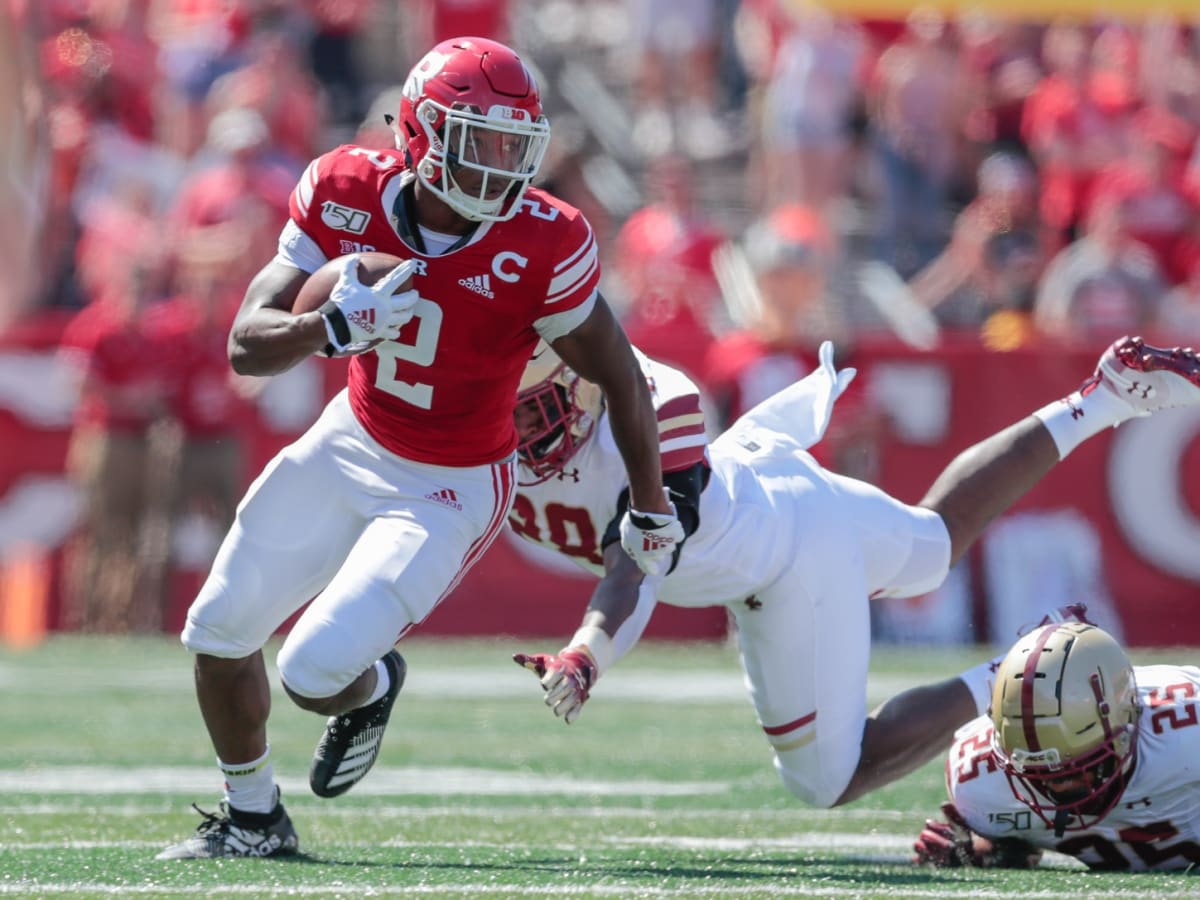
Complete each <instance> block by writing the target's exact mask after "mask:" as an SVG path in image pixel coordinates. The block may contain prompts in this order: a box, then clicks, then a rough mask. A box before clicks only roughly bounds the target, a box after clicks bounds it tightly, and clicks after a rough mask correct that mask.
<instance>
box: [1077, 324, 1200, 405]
mask: <svg viewBox="0 0 1200 900" xmlns="http://www.w3.org/2000/svg"><path fill="white" fill-rule="evenodd" d="M1099 385H1103V386H1104V387H1106V388H1108V389H1109V390H1110V391H1112V392H1113V393H1114V394H1116V395H1117V396H1118V397H1120V398H1121V399H1122V400H1124V401H1125V402H1126V403H1127V404H1129V406H1130V408H1131V409H1132V410H1133V414H1134V415H1136V416H1148V415H1150V414H1151V413H1152V412H1156V411H1157V410H1160V409H1169V408H1171V407H1176V406H1191V405H1193V404H1196V403H1200V355H1197V353H1196V351H1195V350H1193V349H1192V348H1191V347H1174V348H1172V349H1170V350H1165V349H1162V348H1161V347H1152V346H1150V345H1149V344H1147V343H1146V342H1145V341H1143V340H1142V339H1141V338H1140V337H1125V338H1121V339H1120V340H1119V341H1117V342H1116V343H1115V344H1113V345H1112V346H1111V347H1109V348H1108V349H1107V350H1105V351H1104V355H1103V356H1101V357H1100V364H1099V365H1098V366H1097V367H1096V374H1095V375H1093V376H1092V377H1091V378H1089V379H1088V380H1087V382H1086V383H1085V385H1084V388H1083V392H1084V393H1085V394H1086V393H1088V392H1089V391H1092V390H1095V389H1096V387H1097V386H1099Z"/></svg>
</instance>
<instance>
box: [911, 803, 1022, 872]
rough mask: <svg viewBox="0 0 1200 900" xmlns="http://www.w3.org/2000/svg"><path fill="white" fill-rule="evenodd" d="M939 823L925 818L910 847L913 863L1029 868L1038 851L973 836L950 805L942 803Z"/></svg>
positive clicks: (1017, 841)
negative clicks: (912, 853) (911, 847)
mask: <svg viewBox="0 0 1200 900" xmlns="http://www.w3.org/2000/svg"><path fill="white" fill-rule="evenodd" d="M942 815H943V816H945V819H943V820H937V819H926V820H925V827H924V828H923V829H922V830H921V833H920V835H918V837H917V840H916V842H915V843H914V844H913V850H914V851H916V855H915V856H914V857H913V862H914V863H918V864H920V865H929V866H934V867H937V868H945V869H953V868H958V867H959V866H976V867H979V868H983V869H1032V868H1033V867H1034V866H1036V865H1037V864H1038V863H1039V862H1041V859H1042V851H1041V850H1039V849H1038V848H1037V847H1035V846H1033V844H1030V843H1029V842H1027V841H1022V840H1020V839H1018V838H999V839H995V840H993V839H991V838H987V837H984V836H983V835H981V834H976V833H975V832H974V831H972V830H971V826H969V825H968V824H967V821H966V819H964V818H963V817H962V814H961V813H959V811H958V808H957V807H956V806H955V805H954V803H952V802H950V801H947V802H945V803H943V804H942Z"/></svg>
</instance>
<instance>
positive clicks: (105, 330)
mask: <svg viewBox="0 0 1200 900" xmlns="http://www.w3.org/2000/svg"><path fill="white" fill-rule="evenodd" d="M133 315H134V314H131V313H127V312H125V311H124V310H121V309H115V308H114V304H113V303H110V302H109V301H107V300H103V299H101V300H94V301H92V302H91V303H89V304H88V305H87V306H85V307H84V308H83V309H81V310H80V311H79V312H78V313H76V315H75V316H74V317H73V318H72V319H71V321H70V322H69V323H68V324H67V327H66V329H65V330H64V332H63V338H62V346H63V348H64V350H66V351H67V352H68V353H70V354H71V355H72V356H73V357H74V359H75V360H76V364H77V365H78V367H79V373H80V376H81V379H82V385H81V394H80V398H79V406H78V407H77V408H76V411H75V419H76V422H78V423H80V424H88V425H97V426H101V427H104V428H108V429H111V430H113V431H124V432H141V431H144V430H145V429H146V428H147V427H148V426H149V425H150V423H151V422H153V421H154V420H155V418H157V416H158V414H159V410H160V403H161V399H162V393H163V391H162V387H161V384H160V381H159V367H158V361H157V358H156V355H155V354H156V348H155V346H154V344H153V343H151V342H150V341H148V340H147V338H146V335H145V332H144V329H143V322H142V321H141V319H140V317H139V318H133V317H132V316H133Z"/></svg>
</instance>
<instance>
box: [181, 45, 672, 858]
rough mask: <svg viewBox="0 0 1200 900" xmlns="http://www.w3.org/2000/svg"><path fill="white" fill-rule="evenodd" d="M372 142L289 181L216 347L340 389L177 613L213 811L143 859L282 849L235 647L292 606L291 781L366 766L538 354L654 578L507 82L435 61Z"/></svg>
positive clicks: (574, 287) (636, 404)
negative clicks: (220, 781)
mask: <svg viewBox="0 0 1200 900" xmlns="http://www.w3.org/2000/svg"><path fill="white" fill-rule="evenodd" d="M393 124H394V127H395V132H396V148H397V149H396V151H395V152H381V151H378V150H367V149H364V148H360V147H355V146H341V147H338V148H337V149H335V150H332V151H331V152H329V153H326V154H325V155H324V156H321V157H319V158H318V159H316V160H315V161H314V162H313V163H312V164H311V165H309V167H308V169H307V170H306V171H305V172H304V174H303V176H302V177H301V179H300V182H299V184H298V185H297V186H296V188H295V190H294V191H293V192H292V196H291V201H290V212H291V217H290V221H289V222H288V223H287V225H286V226H285V227H284V230H283V233H282V234H281V235H280V239H279V245H278V252H277V255H276V256H275V258H274V259H273V260H271V261H270V262H269V263H268V264H267V265H266V266H265V267H264V268H263V269H262V270H261V271H260V272H259V273H258V275H257V276H255V278H254V280H253V281H252V282H251V284H250V286H249V288H248V289H247V291H246V296H245V299H244V301H243V304H242V307H241V310H240V312H239V313H238V316H237V318H236V321H235V322H234V325H233V329H232V332H231V334H230V338H229V355H230V359H231V361H232V363H233V367H234V369H235V370H237V371H238V372H240V373H242V374H249V375H270V374H273V373H276V372H281V371H283V370H285V369H287V368H288V367H290V366H293V365H295V364H296V363H298V362H299V361H300V360H302V359H305V358H306V357H309V356H311V355H313V354H314V353H321V352H324V353H326V354H327V355H332V354H334V353H339V354H347V353H348V354H353V359H352V360H351V363H350V371H349V384H348V386H347V388H346V390H344V391H343V392H341V393H340V394H339V395H338V396H337V397H335V398H334V399H333V400H332V401H331V402H330V403H329V405H328V406H327V407H326V409H325V411H324V413H323V414H322V415H321V417H320V419H319V420H318V421H317V423H316V424H315V425H313V427H312V428H311V429H310V430H309V431H308V432H307V433H306V434H305V435H304V436H302V437H301V438H300V439H299V440H298V441H297V442H296V443H295V444H293V445H292V446H290V447H288V448H285V449H284V450H283V451H282V452H281V453H280V454H279V455H278V456H277V457H276V458H275V459H274V460H273V461H272V462H271V463H270V464H269V465H268V466H267V468H266V469H265V470H264V472H263V473H262V474H261V475H260V476H259V478H258V479H257V480H256V481H255V482H254V484H253V485H252V486H251V488H250V490H249V493H248V494H247V495H246V497H245V498H244V499H243V501H242V503H241V505H240V506H239V509H238V516H237V521H236V522H235V523H234V525H233V527H232V529H231V530H230V532H229V534H228V535H227V537H226V539H225V541H224V543H223V545H222V547H221V549H220V552H219V553H218V556H217V559H216V561H215V563H214V565H213V568H212V571H211V573H210V575H209V577H208V579H207V581H206V582H205V584H204V586H203V587H202V588H201V590H200V593H199V595H198V597H197V598H196V600H195V602H194V603H193V604H192V606H191V608H190V610H189V611H188V617H187V623H186V625H185V626H184V629H183V635H182V639H183V643H184V645H185V646H186V647H187V648H188V649H189V650H190V651H191V652H192V653H193V654H195V670H196V690H197V695H198V699H199V703H200V710H201V713H202V715H203V718H204V722H205V725H206V726H207V728H208V732H209V736H210V737H211V739H212V742H213V746H214V748H215V749H216V752H217V758H218V762H219V765H220V768H221V771H222V772H223V774H224V776H225V798H224V800H223V801H222V809H221V811H220V812H218V813H215V814H205V820H204V821H203V822H202V823H201V824H200V827H199V830H198V832H197V833H196V834H195V835H194V836H192V837H190V838H189V839H187V840H185V841H183V842H182V843H180V844H177V845H175V846H172V847H170V848H168V849H167V850H165V851H163V853H162V854H160V857H161V858H166V859H185V858H196V857H220V856H273V855H279V854H288V853H295V852H296V850H297V847H298V841H297V837H296V832H295V829H294V828H293V826H292V824H291V821H290V819H289V818H288V816H287V814H286V812H285V811H284V808H283V806H282V804H281V803H280V800H279V791H278V788H277V787H276V784H275V779H274V775H273V773H272V768H271V761H270V751H269V748H268V745H267V733H266V722H267V715H268V711H269V707H270V690H269V685H268V680H267V675H266V670H265V666H264V662H263V655H262V651H261V648H262V646H263V644H264V643H266V641H267V639H268V638H269V637H270V636H271V635H272V634H274V633H275V631H276V630H277V629H278V628H279V627H280V626H281V625H282V624H283V623H284V621H285V620H287V619H288V618H289V617H290V616H292V615H293V614H294V613H296V612H297V611H299V610H300V609H301V608H302V607H303V606H304V605H305V604H306V603H307V602H308V601H309V599H310V598H312V597H314V596H315V597H316V599H315V600H313V602H312V604H311V605H310V606H309V607H308V608H307V609H306V610H305V611H304V613H303V614H302V615H301V616H300V617H299V619H298V620H297V622H296V624H295V626H294V627H293V628H292V629H291V631H290V633H289V635H288V637H287V639H286V640H285V641H284V644H283V647H282V649H281V650H280V652H279V656H278V665H279V672H280V676H281V678H282V681H283V684H284V687H285V689H286V691H287V693H288V695H289V697H291V698H292V699H293V700H294V701H295V702H296V703H297V704H298V705H299V706H300V707H302V708H304V709H307V710H310V711H312V712H316V713H319V714H321V715H324V716H328V717H329V718H328V721H327V724H326V729H325V733H324V735H323V736H322V738H321V740H320V741H319V743H318V745H317V749H316V753H315V755H314V758H313V763H312V767H311V770H310V773H309V782H310V785H311V787H312V789H313V791H314V792H315V793H316V794H318V795H319V796H323V797H333V796H337V795H339V794H341V793H343V792H344V791H346V790H348V789H349V788H350V787H352V786H353V785H354V784H356V783H357V782H358V781H359V780H360V779H361V778H362V777H363V776H364V775H365V774H366V772H367V770H368V769H369V768H370V767H371V766H372V764H373V763H374V761H375V759H376V758H377V756H378V753H379V746H380V742H381V740H382V736H383V731H384V726H385V725H386V723H387V719H388V716H389V714H390V712H391V708H392V704H393V702H394V700H395V698H396V694H397V693H398V692H399V690H400V687H401V685H402V683H403V679H404V673H405V666H404V660H403V659H402V658H401V657H400V655H399V654H398V653H397V652H396V651H395V649H394V645H395V644H396V642H397V641H398V640H399V638H400V637H402V636H403V635H404V634H405V632H407V631H408V630H409V629H410V628H411V627H412V626H413V625H414V624H416V623H419V622H421V621H422V620H423V619H425V617H426V616H428V615H429V613H430V612H431V611H432V610H433V608H434V607H435V606H436V605H437V603H438V602H439V601H440V600H441V598H442V597H444V596H445V595H446V594H447V593H449V592H450V590H452V589H453V588H454V586H455V585H457V584H458V582H459V580H460V579H461V578H462V576H463V574H464V573H465V572H466V570H467V569H468V568H469V567H470V566H471V565H472V564H473V563H474V562H475V561H476V560H478V559H479V558H480V557H481V556H482V555H483V553H484V551H485V550H486V549H487V547H488V546H489V545H490V544H491V542H492V540H493V539H494V538H495V537H496V535H497V533H498V532H499V530H500V529H501V528H502V527H503V525H504V520H505V518H506V517H507V514H508V509H509V506H510V504H511V503H512V499H513V490H514V486H515V484H514V474H515V455H514V451H515V449H516V446H517V437H516V431H515V429H514V426H513V419H512V409H513V405H514V403H515V399H516V395H517V386H518V383H519V382H520V379H521V375H522V373H523V372H524V369H525V364H526V362H527V361H528V359H529V357H530V354H531V352H532V351H533V349H534V346H535V345H536V344H537V342H538V340H539V339H542V340H545V341H547V342H548V343H550V344H551V345H552V346H553V347H554V349H555V351H556V352H557V353H558V354H559V356H561V357H562V358H563V359H564V360H566V361H567V362H568V363H569V364H570V365H571V366H572V368H573V369H575V370H576V371H578V372H580V373H581V374H583V375H585V376H586V377H587V378H588V379H589V380H590V381H592V382H594V383H596V384H598V385H599V386H600V387H601V389H602V390H603V392H604V394H605V397H606V400H607V403H608V407H609V414H610V417H611V419H612V423H613V433H614V436H615V438H616V441H617V444H618V446H619V447H620V448H621V455H622V458H623V460H624V463H625V465H626V467H627V469H628V477H629V482H630V486H631V491H630V504H629V510H628V513H627V514H626V515H625V517H624V520H623V523H622V544H623V546H625V547H626V550H627V552H628V553H630V555H631V556H632V557H633V558H634V559H635V561H636V562H637V564H638V566H639V568H641V569H642V570H644V571H647V572H651V571H656V570H657V569H658V568H660V567H662V566H664V565H665V564H666V563H667V562H668V561H669V556H670V553H671V550H672V545H673V543H674V542H675V541H676V540H678V539H680V538H681V537H682V533H683V532H682V528H681V527H680V524H679V521H678V519H677V517H676V516H675V514H674V509H673V507H672V505H671V503H670V501H669V500H668V498H667V496H666V494H665V492H664V489H663V482H662V471H661V463H660V459H659V451H658V431H657V422H656V419H655V412H654V407H653V405H652V403H651V398H650V394H649V391H648V390H647V387H646V384H645V381H644V380H643V378H642V377H641V371H640V369H639V367H638V363H637V360H636V358H635V357H634V354H633V351H632V349H631V347H630V346H629V343H628V341H627V339H626V337H625V334H624V332H623V331H622V330H621V328H620V326H619V325H618V324H617V322H616V320H615V318H614V316H613V314H612V312H611V310H610V309H609V307H608V306H607V304H606V303H605V302H604V299H603V298H602V297H601V296H600V295H599V294H598V292H597V283H598V279H599V267H598V262H597V249H596V240H595V237H594V235H593V234H592V229H591V227H590V226H589V225H588V223H587V221H586V220H585V219H584V217H583V216H582V215H581V214H580V213H579V211H578V210H576V209H574V208H573V207H571V206H569V205H568V204H566V203H564V202H563V201H561V200H559V199H558V198H556V197H554V196H551V195H550V194H547V193H545V192H544V191H541V190H538V189H537V188H534V187H531V186H530V181H531V179H532V178H533V177H534V175H535V174H536V173H537V170H538V166H539V165H540V163H541V161H542V157H543V155H544V153H545V151H546V145H547V142H548V141H549V139H550V126H549V124H548V123H547V121H546V119H545V117H544V116H543V115H542V109H541V103H540V101H539V97H538V90H537V86H536V84H535V82H534V79H533V76H532V74H531V73H530V71H529V69H528V68H527V67H526V66H525V64H524V63H523V62H522V61H521V59H520V57H519V56H518V55H517V54H516V53H514V52H513V51H512V50H511V49H509V48H508V47H505V46H504V45H502V44H498V43H496V42H494V41H490V40H485V39H482V38H461V39H455V40H450V41H445V42H443V43H441V44H438V45H437V46H436V47H435V48H433V49H432V50H431V51H430V52H429V53H427V54H426V55H425V57H424V58H423V59H421V61H420V62H418V63H417V65H416V66H415V67H414V68H413V69H412V71H411V73H410V74H409V76H408V79H407V81H406V82H405V84H404V88H403V91H402V98H401V102H400V109H399V111H398V116H397V117H396V118H395V119H394V120H393ZM368 250H375V251H380V252H384V253H390V254H393V255H395V256H398V257H401V258H402V259H403V260H404V262H403V263H402V264H401V265H400V266H398V267H397V268H396V269H395V270H394V271H393V272H391V273H390V274H389V275H387V276H385V277H384V278H383V279H381V280H380V281H379V282H378V283H376V284H375V285H374V286H372V287H367V286H365V285H362V284H360V283H359V282H358V279H357V276H356V274H355V273H356V257H355V256H354V254H355V253H358V252H363V251H368ZM337 257H345V259H344V262H343V265H342V269H341V273H342V277H341V278H340V280H339V281H338V283H337V284H336V286H335V287H334V288H333V289H332V291H331V292H330V298H329V301H328V302H327V303H326V304H325V305H324V306H322V307H321V308H320V309H319V310H315V311H312V312H306V313H299V314H293V313H292V311H291V310H292V307H293V305H294V302H295V298H296V297H297V295H298V293H299V291H300V289H301V286H302V285H303V284H304V282H305V280H306V279H307V277H308V276H309V274H310V273H312V272H314V271H316V270H317V269H318V268H319V267H320V266H322V265H323V264H324V263H325V262H326V261H328V260H330V259H334V258H337ZM410 278H411V279H412V287H411V289H410V290H407V291H403V292H401V293H398V294H394V293H393V291H394V290H395V289H396V288H397V287H398V286H400V285H401V284H403V283H404V282H405V281H406V280H408V279H410ZM380 338H385V339H386V340H384V341H383V342H382V343H379V339H380Z"/></svg>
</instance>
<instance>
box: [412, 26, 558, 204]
mask: <svg viewBox="0 0 1200 900" xmlns="http://www.w3.org/2000/svg"><path fill="white" fill-rule="evenodd" d="M395 128H396V143H397V146H398V147H399V148H400V149H402V150H404V151H405V156H406V158H407V162H408V165H409V167H410V168H411V169H412V170H413V171H414V172H415V173H416V175H417V178H419V179H420V181H421V184H422V185H424V186H425V187H426V188H428V189H429V190H430V191H432V192H433V193H434V194H436V195H437V196H438V197H439V198H440V199H441V200H443V201H444V202H445V203H446V204H447V205H449V206H450V207H451V208H452V209H453V210H454V211H455V212H456V213H458V214H459V215H461V216H463V217H464V218H466V219H471V220H473V221H485V220H487V221H501V222H502V221H504V220H506V219H510V218H512V217H513V216H514V215H516V213H517V210H518V208H519V207H520V201H521V195H522V194H524V192H525V189H526V188H527V187H528V186H529V182H530V181H531V180H532V179H533V177H534V176H535V175H536V174H537V171H538V168H539V167H540V166H541V164H542V158H543V157H544V156H545V154H546V147H547V146H548V144H549V142H550V123H549V122H548V121H547V120H546V117H545V116H543V115H542V103H541V99H540V97H539V94H538V87H537V82H536V81H535V80H534V77H533V73H532V72H531V71H530V70H529V68H528V66H526V65H525V63H524V62H523V61H522V60H521V57H519V56H518V55H517V54H516V53H515V52H514V51H513V50H511V49H510V48H508V47H506V46H505V45H504V44H500V43H497V42H496V41H491V40H488V39H486V38H479V37H463V38H453V39H451V40H448V41H443V42H442V43H440V44H438V45H437V46H436V47H434V48H433V49H432V50H430V51H429V52H428V53H426V54H425V56H424V57H423V58H422V59H421V61H420V62H418V63H417V64H416V65H415V66H413V68H412V71H411V72H409V75H408V78H407V79H406V80H405V82H404V87H403V89H402V91H401V99H400V115H399V119H398V120H397V121H396V123H395Z"/></svg>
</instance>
